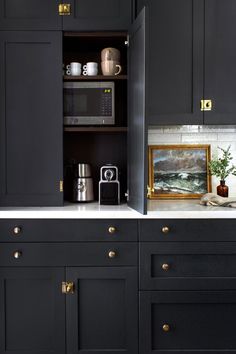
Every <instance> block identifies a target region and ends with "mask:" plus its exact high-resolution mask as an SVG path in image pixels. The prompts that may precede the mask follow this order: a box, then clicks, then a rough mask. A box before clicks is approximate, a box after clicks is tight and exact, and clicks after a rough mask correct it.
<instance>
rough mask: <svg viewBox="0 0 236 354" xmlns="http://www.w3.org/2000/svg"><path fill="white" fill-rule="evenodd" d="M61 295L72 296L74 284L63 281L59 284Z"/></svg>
mask: <svg viewBox="0 0 236 354" xmlns="http://www.w3.org/2000/svg"><path fill="white" fill-rule="evenodd" d="M61 291H62V294H74V291H75V284H74V282H73V281H70V282H65V281H63V282H62V284H61Z"/></svg>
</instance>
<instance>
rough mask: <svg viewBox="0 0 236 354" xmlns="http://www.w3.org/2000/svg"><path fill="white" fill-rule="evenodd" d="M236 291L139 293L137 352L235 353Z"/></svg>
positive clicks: (144, 353)
mask: <svg viewBox="0 0 236 354" xmlns="http://www.w3.org/2000/svg"><path fill="white" fill-rule="evenodd" d="M235 317H236V291H228V292H227V291H225V292H220V291H219V292H217V291H208V292H205V291H178V292H176V291H165V292H162V291H156V292H154V291H153V292H149V291H145V292H141V294H140V354H167V353H170V354H173V353H175V354H184V353H192V352H193V353H195V354H207V353H212V354H213V353H214V354H215V353H222V354H223V353H224V354H225V353H236V336H235Z"/></svg>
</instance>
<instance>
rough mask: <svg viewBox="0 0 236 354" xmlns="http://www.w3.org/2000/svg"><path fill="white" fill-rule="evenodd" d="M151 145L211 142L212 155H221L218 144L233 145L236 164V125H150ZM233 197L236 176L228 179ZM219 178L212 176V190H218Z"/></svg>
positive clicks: (235, 187)
mask: <svg viewBox="0 0 236 354" xmlns="http://www.w3.org/2000/svg"><path fill="white" fill-rule="evenodd" d="M148 144H149V145H162V144H163V145H166V144H178V145H179V144H210V145H211V155H212V156H213V157H217V156H220V154H221V152H220V151H219V149H218V146H219V147H221V148H223V149H226V148H227V147H228V146H229V145H231V153H232V156H233V160H232V162H233V163H234V164H235V165H236V126H219V125H214V126H201V125H183V126H180V125H178V126H160V127H152V128H151V127H150V129H149V132H148ZM226 184H227V185H228V186H229V192H230V196H231V197H235V196H236V177H235V176H230V177H228V179H227V180H226ZM218 185H219V179H218V178H216V177H214V176H212V191H213V192H216V187H217V186H218Z"/></svg>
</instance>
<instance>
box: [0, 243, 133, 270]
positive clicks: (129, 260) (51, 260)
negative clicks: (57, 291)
mask: <svg viewBox="0 0 236 354" xmlns="http://www.w3.org/2000/svg"><path fill="white" fill-rule="evenodd" d="M111 252H113V253H111ZM137 253H138V252H137V246H136V244H134V243H130V242H127V243H114V242H112V243H96V242H94V243H93V244H89V243H70V244H66V243H65V244H64V243H57V244H49V243H39V244H36V243H35V244H29V243H11V244H10V243H8V244H2V245H1V247H0V266H8V267H9V266H14V267H15V266H20V267H24V266H48V267H57V266H132V265H133V266H136V265H137V258H138V255H137Z"/></svg>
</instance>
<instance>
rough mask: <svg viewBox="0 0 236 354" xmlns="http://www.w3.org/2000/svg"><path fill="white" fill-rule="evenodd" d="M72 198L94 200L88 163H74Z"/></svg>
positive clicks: (80, 200)
mask: <svg viewBox="0 0 236 354" xmlns="http://www.w3.org/2000/svg"><path fill="white" fill-rule="evenodd" d="M72 199H73V202H92V201H93V200H94V194H93V179H92V176H91V167H90V165H89V164H85V163H78V164H76V165H74V178H73V196H72Z"/></svg>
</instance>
